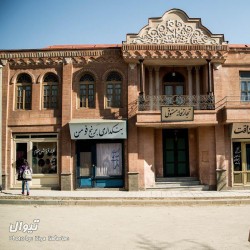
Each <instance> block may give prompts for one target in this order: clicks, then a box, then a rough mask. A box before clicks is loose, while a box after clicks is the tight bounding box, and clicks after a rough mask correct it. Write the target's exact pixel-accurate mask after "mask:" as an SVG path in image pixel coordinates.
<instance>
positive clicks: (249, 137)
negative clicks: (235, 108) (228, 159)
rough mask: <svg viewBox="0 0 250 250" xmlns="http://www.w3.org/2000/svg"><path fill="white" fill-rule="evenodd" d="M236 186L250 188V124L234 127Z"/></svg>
mask: <svg viewBox="0 0 250 250" xmlns="http://www.w3.org/2000/svg"><path fill="white" fill-rule="evenodd" d="M232 163H233V166H232V169H233V171H232V172H233V185H234V186H250V123H234V124H233V125H232Z"/></svg>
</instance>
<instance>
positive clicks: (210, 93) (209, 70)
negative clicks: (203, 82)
mask: <svg viewBox="0 0 250 250" xmlns="http://www.w3.org/2000/svg"><path fill="white" fill-rule="evenodd" d="M206 61H207V82H208V94H209V95H213V86H212V68H211V59H206Z"/></svg>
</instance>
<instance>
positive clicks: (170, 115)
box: [161, 106, 194, 122]
mask: <svg viewBox="0 0 250 250" xmlns="http://www.w3.org/2000/svg"><path fill="white" fill-rule="evenodd" d="M193 120H194V107H186V106H166V107H161V121H162V122H181V121H193Z"/></svg>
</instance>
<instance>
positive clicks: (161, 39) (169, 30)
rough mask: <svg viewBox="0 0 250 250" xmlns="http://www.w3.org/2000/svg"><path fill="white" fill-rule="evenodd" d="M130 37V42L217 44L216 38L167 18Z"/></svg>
mask: <svg viewBox="0 0 250 250" xmlns="http://www.w3.org/2000/svg"><path fill="white" fill-rule="evenodd" d="M130 39H131V40H130V42H129V43H130V44H194V45H195V44H208V45H215V44H219V41H218V39H216V38H211V37H209V36H208V35H207V34H206V33H205V32H204V31H203V30H201V29H199V28H195V27H192V26H191V25H189V24H186V23H184V22H183V21H182V20H167V21H166V22H165V23H160V24H159V25H157V26H156V27H148V28H145V30H144V32H142V34H141V35H137V36H136V37H135V38H132V37H131V38H130Z"/></svg>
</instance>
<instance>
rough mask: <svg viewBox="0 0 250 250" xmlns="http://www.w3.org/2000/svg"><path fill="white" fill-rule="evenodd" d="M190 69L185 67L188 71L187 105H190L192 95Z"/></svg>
mask: <svg viewBox="0 0 250 250" xmlns="http://www.w3.org/2000/svg"><path fill="white" fill-rule="evenodd" d="M192 68H193V67H191V66H189V67H187V70H188V96H189V104H190V105H192V103H193V102H192V95H193V84H192Z"/></svg>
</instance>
